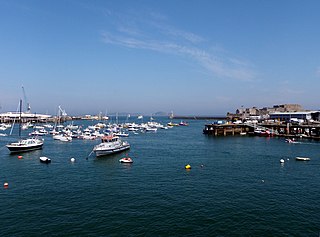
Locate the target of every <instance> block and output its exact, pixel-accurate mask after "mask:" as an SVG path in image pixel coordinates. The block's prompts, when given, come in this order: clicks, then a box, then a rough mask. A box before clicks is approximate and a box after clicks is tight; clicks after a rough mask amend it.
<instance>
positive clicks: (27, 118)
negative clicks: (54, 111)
mask: <svg viewBox="0 0 320 237" xmlns="http://www.w3.org/2000/svg"><path fill="white" fill-rule="evenodd" d="M20 116H21V122H22V123H26V122H46V121H47V120H49V119H50V118H51V115H47V114H37V113H27V112H21V114H20V112H6V113H1V114H0V121H1V122H3V123H12V122H14V121H16V122H19V119H20Z"/></svg>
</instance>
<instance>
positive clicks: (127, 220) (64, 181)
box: [0, 119, 320, 236]
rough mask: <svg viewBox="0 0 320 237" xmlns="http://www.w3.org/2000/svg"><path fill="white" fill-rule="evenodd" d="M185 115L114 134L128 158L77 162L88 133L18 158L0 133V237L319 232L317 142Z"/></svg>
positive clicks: (47, 143) (319, 151)
mask: <svg viewBox="0 0 320 237" xmlns="http://www.w3.org/2000/svg"><path fill="white" fill-rule="evenodd" d="M157 121H159V122H162V121H161V120H159V119H158V120H157ZM166 122H168V120H166V119H163V123H166ZM176 122H179V121H176ZM188 122H189V126H188V127H174V128H172V129H168V130H158V132H157V133H145V134H139V135H134V134H130V136H129V137H128V138H124V140H128V141H129V142H130V144H131V149H130V151H129V152H128V153H129V155H130V157H132V158H133V159H134V163H133V164H131V165H130V164H129V165H128V164H121V163H119V159H120V158H121V157H123V156H124V155H125V153H120V154H116V155H113V156H107V157H103V158H99V159H97V158H95V156H94V155H91V156H90V157H89V159H88V160H87V159H86V157H87V156H88V155H89V153H90V152H91V150H92V148H93V146H94V145H95V144H98V143H99V141H98V140H96V141H84V140H73V141H72V142H70V143H65V142H59V141H53V140H52V138H51V136H46V137H44V138H45V145H44V148H43V149H42V150H38V151H33V152H28V153H23V159H18V158H17V155H10V154H9V151H8V150H7V148H6V147H4V145H5V144H6V143H8V142H9V141H12V138H10V137H0V145H1V146H0V168H1V171H0V181H1V182H2V184H3V183H4V182H8V183H9V188H7V189H5V188H3V187H2V188H1V189H0V196H1V203H2V205H1V206H2V208H1V209H0V219H1V221H0V226H1V229H0V233H1V236H319V231H320V217H319V214H320V205H319V204H318V202H319V201H320V189H319V186H320V149H319V148H320V143H318V142H312V141H307V140H301V143H300V144H288V143H285V142H284V139H280V138H264V137H211V136H206V135H203V134H202V129H203V128H204V124H205V123H207V121H201V120H200V121H197V120H190V121H188ZM81 123H84V121H79V123H78V125H81ZM75 124H77V123H76V122H75ZM92 124H93V122H92ZM40 156H48V157H49V158H51V159H52V163H51V164H48V165H46V164H42V163H40V162H39V157H40ZM296 156H306V157H310V158H311V161H309V162H299V161H295V159H294V158H295V157H296ZM71 157H75V158H76V162H75V163H71V162H70V158H71ZM280 159H285V163H284V164H280V163H279V160H280ZM288 159H289V160H288ZM186 164H190V165H191V166H192V169H191V170H189V171H188V170H185V169H184V166H185V165H186ZM202 165H203V166H202Z"/></svg>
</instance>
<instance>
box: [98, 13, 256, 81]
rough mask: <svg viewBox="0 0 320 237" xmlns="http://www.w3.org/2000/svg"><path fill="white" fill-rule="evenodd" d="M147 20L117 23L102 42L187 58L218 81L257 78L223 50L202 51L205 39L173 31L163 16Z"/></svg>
mask: <svg viewBox="0 0 320 237" xmlns="http://www.w3.org/2000/svg"><path fill="white" fill-rule="evenodd" d="M149 16H150V20H145V19H144V21H139V19H137V18H133V19H131V20H130V21H126V22H128V23H127V24H126V25H124V24H123V22H124V21H123V20H121V21H119V22H121V23H119V24H118V25H116V26H115V27H114V29H113V30H112V31H105V32H103V33H102V37H103V41H104V42H105V43H107V44H113V45H119V46H122V47H128V48H135V49H144V50H152V51H157V52H161V53H169V54H175V55H179V56H182V57H188V58H189V59H190V60H193V61H195V62H197V63H198V65H200V66H201V67H203V68H205V69H206V70H207V71H209V72H210V73H212V74H213V75H214V76H215V77H219V78H229V79H235V80H243V81H252V80H254V79H255V78H256V76H257V74H256V72H255V71H254V70H253V69H252V68H253V67H252V65H251V64H250V63H248V62H246V60H240V59H238V58H235V57H231V56H226V53H225V52H226V50H223V51H224V54H221V53H220V54H219V53H218V52H215V51H212V50H210V48H209V49H208V48H206V47H204V46H203V44H202V43H203V42H206V43H207V40H206V39H204V38H203V37H201V36H198V35H196V34H194V33H191V32H187V31H183V30H180V29H175V28H174V27H172V26H170V25H168V24H167V23H166V22H164V21H161V20H159V19H165V20H167V19H166V18H165V17H164V16H162V15H160V16H159V15H156V14H155V13H152V14H150V15H149ZM125 17H126V18H127V17H128V16H125ZM154 17H155V18H157V21H156V20H153V19H154ZM127 20H128V19H127ZM149 32H152V34H151V33H149ZM220 51H222V50H220Z"/></svg>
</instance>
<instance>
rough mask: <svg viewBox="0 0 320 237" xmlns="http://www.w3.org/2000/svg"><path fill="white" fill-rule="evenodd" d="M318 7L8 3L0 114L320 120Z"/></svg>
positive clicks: (0, 13)
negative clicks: (261, 110)
mask: <svg viewBox="0 0 320 237" xmlns="http://www.w3.org/2000/svg"><path fill="white" fill-rule="evenodd" d="M319 12H320V2H319V1H313V0H309V1H302V0H301V1H296V0H280V1H278V0H261V1H256V0H242V1H236V0H223V1H222V0H219V1H218V0H188V1H185V0H162V1H151V0H149V1H146V0H136V1H131V0H130V1H129V0H127V1H121V0H120V1H118V0H117V1H107V0H101V1H95V0H93V1H89V0H64V1H62V0H61V1H59V0H58V1H54V0H28V1H25V0H23V1H18V0H0V82H1V86H0V106H1V107H0V108H1V109H0V112H5V111H15V110H16V109H17V106H18V101H19V99H20V98H22V99H24V96H23V93H22V85H23V86H24V88H25V92H26V97H27V100H28V101H29V102H30V104H31V107H32V111H33V112H37V113H49V114H55V113H56V111H57V108H58V106H59V105H61V107H63V108H64V109H65V110H66V111H67V113H68V114H72V115H78V114H79V115H81V114H88V113H90V114H98V113H99V112H102V113H105V112H106V111H107V112H108V113H114V112H129V113H134V112H136V113H143V114H152V113H155V112H157V111H164V112H170V111H173V112H174V113H175V114H180V115H224V114H226V113H227V112H234V111H235V110H236V109H237V108H239V107H241V106H242V105H243V106H245V107H252V106H257V107H265V106H268V107H270V106H273V105H275V104H283V103H298V104H301V105H302V106H303V107H304V108H306V109H319V88H320V85H319V83H320V82H319V79H320V43H319V42H320V27H319V23H320V14H319Z"/></svg>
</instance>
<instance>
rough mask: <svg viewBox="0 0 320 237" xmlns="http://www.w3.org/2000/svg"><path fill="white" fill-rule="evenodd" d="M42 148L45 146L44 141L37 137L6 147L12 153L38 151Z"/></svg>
mask: <svg viewBox="0 0 320 237" xmlns="http://www.w3.org/2000/svg"><path fill="white" fill-rule="evenodd" d="M42 146H43V139H39V138H35V137H33V138H27V139H21V140H19V141H18V142H13V143H10V144H8V145H6V147H7V148H8V149H9V150H10V152H11V153H17V152H25V151H32V150H37V149H41V148H42Z"/></svg>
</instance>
